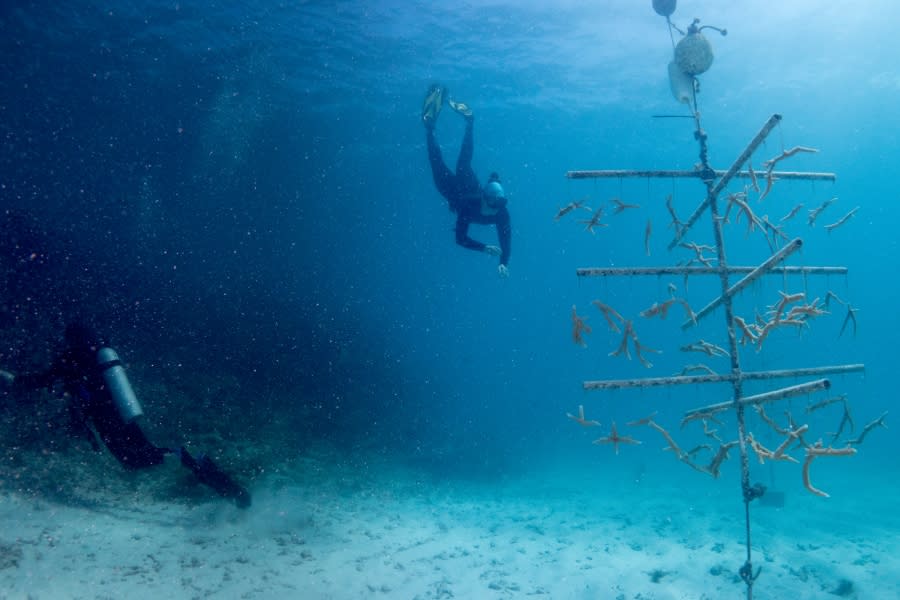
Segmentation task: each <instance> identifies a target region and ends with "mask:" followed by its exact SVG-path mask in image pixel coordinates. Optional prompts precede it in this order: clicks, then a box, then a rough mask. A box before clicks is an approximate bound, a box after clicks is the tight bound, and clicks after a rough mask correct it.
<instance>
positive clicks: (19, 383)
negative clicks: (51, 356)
mask: <svg viewBox="0 0 900 600" xmlns="http://www.w3.org/2000/svg"><path fill="white" fill-rule="evenodd" d="M64 369H65V363H64V360H63V359H62V358H60V359H57V360H56V361H55V362H54V363H53V365H52V366H51V367H50V368H49V369H47V370H46V371H39V372H36V373H20V374H19V375H15V374H13V373H9V372H8V371H4V373H7V374H8V375H9V376H10V378H7V377H6V376H4V377H3V378H4V379H6V380H7V381H8V382H9V383H10V384H12V385H13V386H15V388H16V389H17V390H28V391H34V390H40V389H43V388H49V387H51V386H53V384H54V383H56V382H57V381H60V380H61V379H63V378H64V374H63V371H64Z"/></svg>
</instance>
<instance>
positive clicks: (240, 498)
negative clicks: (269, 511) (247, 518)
mask: <svg viewBox="0 0 900 600" xmlns="http://www.w3.org/2000/svg"><path fill="white" fill-rule="evenodd" d="M179 455H180V456H181V464H183V465H184V466H185V467H187V468H188V469H190V470H191V472H193V473H194V475H196V476H197V479H198V480H200V483H202V484H204V485H208V486H209V487H211V488H212V489H214V490H215V491H216V493H218V494H219V495H220V496H222V497H223V498H231V499H232V500H234V503H235V504H236V505H237V507H238V508H250V504H251V503H252V498H251V497H250V492H248V491H247V489H246V488H244V487H242V486H241V485H239V484H238V483H237V482H236V481H235V480H234V479H232V478H231V476H229V475H228V474H227V473H225V472H224V471H223V470H222V469H220V468H219V467H218V465H216V463H214V462H213V461H212V459H211V458H210V457H208V456H206V455H205V454H201V455H200V457H199V458H197V459H195V458H194V457H193V456H191V455H190V453H189V452H188V451H187V449H186V448H184V447H182V448H181V450H180V451H179Z"/></svg>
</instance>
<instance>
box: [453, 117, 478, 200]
mask: <svg viewBox="0 0 900 600" xmlns="http://www.w3.org/2000/svg"><path fill="white" fill-rule="evenodd" d="M473 125H474V120H473V119H471V118H466V132H465V134H463V141H462V145H461V146H460V148H459V158H458V159H456V176H457V177H458V178H459V180H460V182H462V183H463V187H464V188H465V189H470V188H473V189H474V188H477V187H478V177H477V176H476V175H475V171H473V170H472V156H473V155H474V154H475V142H474V139H473V138H474V134H473V131H472V129H473Z"/></svg>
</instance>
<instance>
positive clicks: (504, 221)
mask: <svg viewBox="0 0 900 600" xmlns="http://www.w3.org/2000/svg"><path fill="white" fill-rule="evenodd" d="M497 239H498V240H499V242H500V251H501V253H500V264H501V265H508V264H509V254H510V252H511V250H512V249H511V245H512V225H510V222H509V211H508V210H506V207H503V208H502V209H500V211H499V212H498V213H497Z"/></svg>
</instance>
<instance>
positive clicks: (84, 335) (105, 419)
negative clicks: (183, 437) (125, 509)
mask: <svg viewBox="0 0 900 600" xmlns="http://www.w3.org/2000/svg"><path fill="white" fill-rule="evenodd" d="M65 339H66V347H65V350H64V351H63V352H62V353H61V354H60V356H59V357H58V358H57V359H56V360H55V361H54V362H53V364H52V365H51V366H50V368H49V369H48V370H46V371H44V372H41V373H29V374H22V375H17V376H16V375H13V374H12V373H9V372H7V371H2V370H0V379H2V380H4V381H5V382H6V383H7V385H8V386H10V387H11V388H12V389H13V390H19V391H26V390H39V389H42V388H50V387H53V386H54V385H56V384H57V383H61V384H62V386H63V389H64V391H65V392H66V393H67V394H68V397H69V403H68V408H69V415H70V418H71V421H70V428H71V431H72V433H75V434H77V435H79V436H84V437H86V438H87V439H88V441H90V442H91V445H92V446H93V448H94V449H95V450H99V449H100V446H99V444H98V442H97V438H99V439H100V441H102V442H103V444H104V445H105V446H106V448H107V449H108V450H109V451H110V453H111V454H112V455H113V456H115V457H116V460H118V461H119V463H120V464H121V465H122V466H123V467H125V468H126V469H129V470H137V469H144V468H148V467H152V466H155V465H158V464H161V463H162V462H163V460H164V459H165V456H166V455H167V454H176V455H178V457H179V458H180V460H181V464H182V465H184V466H185V467H186V468H188V469H190V470H191V471H192V472H193V473H194V475H195V476H196V477H197V479H198V480H199V481H200V482H201V483H203V484H205V485H208V486H209V487H211V488H212V489H213V490H215V491H216V492H217V493H218V494H219V495H220V496H223V497H225V498H229V499H231V500H233V501H234V503H235V504H236V505H237V506H238V507H239V508H248V507H249V506H250V503H251V497H250V493H249V492H248V491H247V490H246V489H245V488H244V487H242V486H241V485H239V484H238V483H237V482H235V481H234V480H233V479H232V478H231V477H230V476H228V475H227V474H226V473H225V472H223V471H222V470H221V469H219V467H218V466H216V464H215V463H213V461H212V460H211V459H210V458H209V457H207V456H200V457H197V458H194V457H193V456H191V455H190V454H189V453H188V451H187V450H186V449H185V448H183V447H182V448H178V449H170V448H161V447H158V446H156V445H154V444H153V443H152V442H150V440H149V439H147V436H146V435H145V434H144V432H143V430H142V429H141V428H140V426H139V425H138V423H137V422H136V420H137V419H138V418H139V417H140V416H141V415H142V414H143V409H142V408H141V404H140V402H139V401H138V399H137V396H136V395H135V393H134V389H133V388H132V387H131V383H130V382H129V381H128V376H127V375H126V373H125V369H124V367H123V366H122V361H121V360H120V359H119V356H118V354H117V353H116V351H115V350H113V349H112V348H110V347H109V345H108V344H107V343H106V342H105V340H104V339H103V338H102V337H100V336H99V335H97V334H96V333H95V332H94V331H93V330H92V329H90V328H89V327H86V326H85V325H83V324H80V323H73V324H70V325H69V326H68V327H66V334H65Z"/></svg>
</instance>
